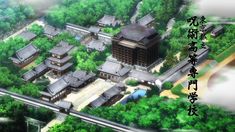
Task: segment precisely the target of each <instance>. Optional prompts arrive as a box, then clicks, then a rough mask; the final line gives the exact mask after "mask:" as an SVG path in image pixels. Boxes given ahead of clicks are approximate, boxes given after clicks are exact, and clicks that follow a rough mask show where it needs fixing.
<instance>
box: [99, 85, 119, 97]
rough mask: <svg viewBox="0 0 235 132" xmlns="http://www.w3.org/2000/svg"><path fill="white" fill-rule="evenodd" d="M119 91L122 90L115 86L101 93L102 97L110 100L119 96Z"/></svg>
mask: <svg viewBox="0 0 235 132" xmlns="http://www.w3.org/2000/svg"><path fill="white" fill-rule="evenodd" d="M121 91H122V90H121V89H120V88H119V87H118V86H116V85H115V86H113V87H112V88H110V89H108V90H107V91H105V92H104V93H103V96H104V97H105V98H106V99H107V100H109V99H110V98H112V97H113V96H115V95H118V94H120V92H121Z"/></svg>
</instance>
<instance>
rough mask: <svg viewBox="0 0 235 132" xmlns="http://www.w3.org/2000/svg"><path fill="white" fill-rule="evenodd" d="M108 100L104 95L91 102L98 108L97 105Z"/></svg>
mask: <svg viewBox="0 0 235 132" xmlns="http://www.w3.org/2000/svg"><path fill="white" fill-rule="evenodd" d="M106 101H107V100H106V99H105V98H104V97H103V96H100V97H99V98H97V99H96V100H94V101H92V102H91V106H92V107H94V108H97V107H99V106H101V105H103V104H104V103H105V102H106Z"/></svg>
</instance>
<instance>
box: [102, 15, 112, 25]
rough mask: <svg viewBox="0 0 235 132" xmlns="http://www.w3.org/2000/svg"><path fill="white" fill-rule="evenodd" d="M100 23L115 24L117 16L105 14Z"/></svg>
mask: <svg viewBox="0 0 235 132" xmlns="http://www.w3.org/2000/svg"><path fill="white" fill-rule="evenodd" d="M98 23H99V24H103V25H109V26H110V25H113V24H114V23H115V16H110V15H104V16H103V17H102V18H101V19H100V20H99V21H98Z"/></svg>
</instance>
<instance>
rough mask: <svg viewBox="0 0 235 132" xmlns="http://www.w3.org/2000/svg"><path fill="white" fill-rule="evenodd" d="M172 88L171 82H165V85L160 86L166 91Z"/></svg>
mask: <svg viewBox="0 0 235 132" xmlns="http://www.w3.org/2000/svg"><path fill="white" fill-rule="evenodd" d="M172 87H173V83H172V82H165V83H163V84H162V88H163V89H166V90H168V89H171V88H172Z"/></svg>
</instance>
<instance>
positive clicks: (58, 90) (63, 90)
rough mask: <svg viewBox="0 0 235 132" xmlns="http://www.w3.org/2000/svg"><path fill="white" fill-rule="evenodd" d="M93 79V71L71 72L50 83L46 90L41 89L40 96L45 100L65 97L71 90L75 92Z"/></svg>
mask: <svg viewBox="0 0 235 132" xmlns="http://www.w3.org/2000/svg"><path fill="white" fill-rule="evenodd" d="M94 80H95V74H94V73H88V72H86V71H75V72H71V73H69V74H67V75H64V76H62V77H61V78H60V79H59V80H57V81H56V82H54V83H52V84H50V85H49V86H48V87H47V90H46V91H41V92H40V93H41V98H42V99H43V100H45V101H49V102H56V101H58V100H60V99H62V98H64V97H66V96H67V95H68V94H69V93H70V92H71V91H75V92H77V91H78V90H79V89H81V88H82V87H84V86H86V85H87V84H89V83H90V82H92V81H94Z"/></svg>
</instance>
